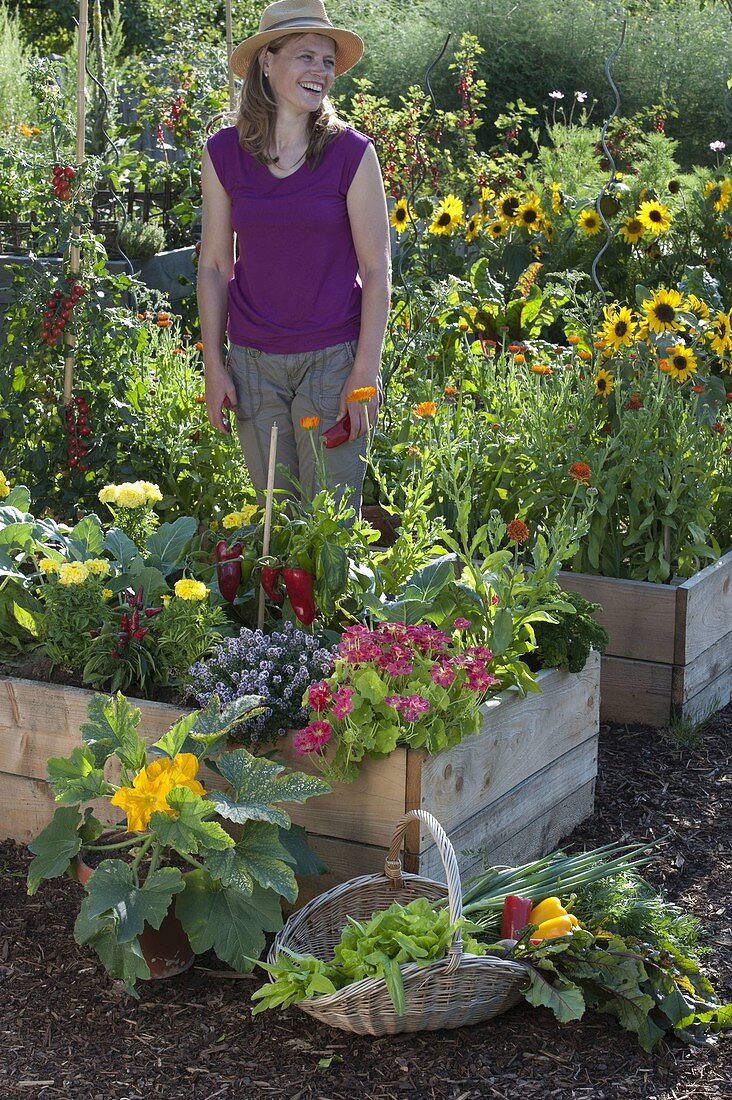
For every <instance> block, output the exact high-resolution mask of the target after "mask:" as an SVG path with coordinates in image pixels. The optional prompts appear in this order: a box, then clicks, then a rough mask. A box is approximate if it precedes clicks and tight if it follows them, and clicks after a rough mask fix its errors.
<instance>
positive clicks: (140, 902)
mask: <svg viewBox="0 0 732 1100" xmlns="http://www.w3.org/2000/svg"><path fill="white" fill-rule="evenodd" d="M86 889H87V893H88V897H87V898H86V900H85V902H84V906H85V914H86V917H87V918H88V919H90V920H91V919H92V918H94V917H100V916H102V914H104V913H107V914H109V915H111V916H113V917H114V919H115V921H116V924H117V942H118V943H128V942H129V941H130V940H133V939H134V938H135V936H139V935H140V933H141V932H142V930H143V928H144V926H145V922H146V921H147V923H148V924H149V925H150V927H151V928H159V927H160V925H161V924H162V922H163V918H164V917H165V914H166V913H167V912H168V909H169V908H170V903H171V901H172V900H173V895H174V894H177V893H179V892H180V891H181V890H183V889H185V882H184V879H183V876H182V874H181V873H180V871H179V870H177V868H175V867H162V868H161V869H160V870H159V871H153V872H152V874H148V876H147V878H146V879H145V881H144V883H143V884H142V886H138V885H137V884H136V882H135V873H134V871H133V869H132V866H131V864H129V863H125V862H124V860H121V859H105V860H104V861H103V862H102V863H100V864H99V866H98V867H97V869H96V871H95V872H94V874H93V875H92V877H91V878H90V879H89V882H88V884H87V887H86Z"/></svg>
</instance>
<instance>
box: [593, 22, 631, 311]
mask: <svg viewBox="0 0 732 1100" xmlns="http://www.w3.org/2000/svg"><path fill="white" fill-rule="evenodd" d="M627 26H628V21H627V19H624V20H623V23H622V26H621V28H620V41H619V42H618V44H617V46H616V47H615V49H614V50H613V52H612V53H611V54H610V56H609V57H608V59H607V61H606V62H605V79H606V80H607V82H608V84H609V85H610V87H611V88H612V90H613V92H614V93H615V107H614V108H613V110H612V111H611V112H610V114H609V115H608V117H607V118H606V119H605V122H604V123H603V126H602V130H601V131H600V145H601V146H602V151H603V153H604V154H605V156H606V158H607V160H608V161H609V162H610V179H609V180H608V184H611V183H612V182H613V181H614V179H615V168H616V166H615V158H614V157H613V155H612V153H611V152H610V150H609V149H608V147H607V143H606V141H605V137H606V135H607V131H608V128H609V126H610V123H611V122H612V120H613V119H614V118H615V117H616V116H617V114H618V111H619V110H620V92H619V90H618V86H617V84H616V83H615V81H614V80H613V78H612V73H611V72H610V68H611V66H612V63H613V61H614V60H615V58H616V57H617V56H618V54H619V53H620V51H621V49H622V48H623V42H624V41H625V30H626V27H627ZM604 194H605V188H603V190H602V191H601V192H600V194H599V195H598V196H597V199H596V201H595V209H596V210H597V213H598V216H599V218H600V221H601V222H602V224H603V225H604V227H605V241H604V243H603V246H602V248H601V249H600V251H599V252H598V253H596V255H595V258H594V260H593V261H592V267H591V269H590V273H591V275H592V281H593V282H594V284H595V286H596V287H597V289H598V290H599V291H600V294H601V295H602V299H603V301H604V300H605V291H604V290H603V287H602V283H601V282H600V280H599V279H598V277H597V265H598V263H599V262H600V259H601V257H602V256H603V255H604V253H605V252H606V251H607V249H608V248H609V247H610V240H611V237H612V230H611V228H610V225H609V223H608V221H607V219H606V217H605V215H604V214H603V212H602V198H603V195H604Z"/></svg>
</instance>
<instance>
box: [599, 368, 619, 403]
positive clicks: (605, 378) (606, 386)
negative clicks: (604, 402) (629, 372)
mask: <svg viewBox="0 0 732 1100" xmlns="http://www.w3.org/2000/svg"><path fill="white" fill-rule="evenodd" d="M614 389H615V383H614V381H613V376H612V374H610V372H609V371H606V370H604V369H601V370H599V371H598V372H597V374H596V375H595V393H596V394H597V395H598V397H607V396H608V394H611V393H612V392H613V390H614Z"/></svg>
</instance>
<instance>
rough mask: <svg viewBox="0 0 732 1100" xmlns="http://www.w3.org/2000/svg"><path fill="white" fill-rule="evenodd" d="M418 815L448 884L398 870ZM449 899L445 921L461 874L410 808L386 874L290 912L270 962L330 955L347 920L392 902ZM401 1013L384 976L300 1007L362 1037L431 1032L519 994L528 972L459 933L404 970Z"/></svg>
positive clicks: (428, 819)
mask: <svg viewBox="0 0 732 1100" xmlns="http://www.w3.org/2000/svg"><path fill="white" fill-rule="evenodd" d="M414 818H417V819H419V820H420V821H423V822H424V824H425V825H426V826H427V828H428V829H429V830H430V832H431V833H432V835H433V837H434V839H435V842H436V844H437V847H438V849H439V852H440V856H441V858H442V862H443V864H444V867H445V873H446V876H447V886H445V885H444V884H443V883H441V882H435V881H433V880H432V879H428V878H422V877H420V876H419V875H410V874H402V866H401V863H400V861H399V858H398V857H399V850H400V848H401V844H402V839H403V837H404V833H405V832H406V829H407V826H408V825H409V823H410V822H411V821H412V820H413V819H414ZM419 897H426V898H429V899H430V900H437V899H438V898H444V897H447V898H448V902H449V907H450V920H451V922H452V921H456V920H458V919H459V918H460V916H461V913H462V903H461V885H460V871H459V869H458V864H457V859H456V857H455V852H454V850H453V847H452V845H451V844H450V841H449V840H448V838H447V835H446V834H445V831H444V829H443V828H442V826H441V825H440V824H439V822H438V821H436V820H435V818H434V817H432V815H431V814H428V813H427V812H426V811H425V810H409V812H408V813H406V814H405V815H404V816H403V817H402V818H401V819H400V821H399V822H398V824H397V826H396V828H395V830H394V836H393V838H392V842H391V846H390V848H389V853H388V855H387V858H386V863H385V865H384V874H383V875H364V876H362V877H361V878H354V879H350V880H349V881H348V882H344V883H342V884H341V885H340V886H336V887H335V888H334V889H333V890H328V891H327V892H326V893H324V894H320V895H319V896H318V897H316V898H313V900H312V901H310V902H308V904H307V905H305V906H303V908H302V909H301V910H300V911H299V912H298V913H295V914H294V915H293V916H291V917H290V919H289V920H288V921H287V924H286V925H285V927H284V928H283V929H282V931H281V932H280V933H279V935H278V936H277V937H276V938H275V940H274V943H273V944H272V947H271V949H270V952H269V956H268V959H269V961H270V962H275V961H276V958H277V954H278V952H279V950H280V949H281V948H283V947H287V948H289V949H290V950H291V951H295V952H298V953H301V954H310V955H315V956H316V958H319V959H323V960H324V961H325V960H329V959H332V957H333V951H334V949H335V946H336V944H337V943H338V942H339V940H340V938H341V932H342V931H343V928H344V926H345V925H346V924H347V920H346V918H347V917H349V916H350V917H354V918H355V919H356V920H367V919H368V918H369V917H370V916H371V914H372V913H374V912H376V911H377V910H379V909H388V908H389V906H390V905H391V904H392V903H393V902H394V901H396V900H398V901H400V902H402V903H403V904H407V903H408V902H410V901H412V900H413V899H414V898H419ZM401 970H402V976H403V978H404V992H405V1000H406V1012H405V1013H404V1015H403V1016H398V1015H397V1013H396V1012H395V1010H394V1006H393V1004H392V1002H391V999H390V997H389V993H388V990H387V987H386V982H385V981H384V979H383V978H363V979H362V980H361V981H358V982H353V983H351V985H348V986H345V988H343V989H341V990H339V991H338V992H337V993H334V994H331V995H329V996H322V997H311V998H309V999H308V1000H305V1001H300V1002H299V1004H298V1008H301V1009H302V1010H303V1012H307V1013H309V1015H311V1016H315V1018H316V1019H318V1020H320V1021H321V1022H322V1023H324V1024H330V1025H331V1026H332V1027H338V1028H342V1029H343V1030H344V1031H354V1032H356V1033H357V1034H359V1035H395V1034H397V1033H399V1032H405V1031H434V1030H435V1029H436V1028H442V1027H445V1028H450V1027H463V1026H464V1025H466V1024H475V1023H478V1022H479V1021H482V1020H489V1019H490V1018H491V1017H492V1016H497V1015H498V1013H499V1012H504V1011H505V1010H506V1009H507V1008H510V1007H511V1006H512V1005H514V1004H516V1003H517V1002H518V1001H519V1000H520V999H521V990H522V988H525V985H526V981H527V977H526V971H525V969H524V968H523V967H522V966H521V965H520V964H519V963H516V962H512V961H509V960H506V959H499V958H497V957H495V956H491V955H487V956H481V955H467V954H463V945H462V936H461V933H460V930H458V931H457V932H456V934H455V938H454V939H453V942H452V945H451V948H450V952H449V953H448V955H447V956H446V957H445V958H444V959H440V960H439V961H438V962H434V963H430V964H429V965H428V966H417V965H416V964H414V963H408V964H406V965H404V966H402V968H401Z"/></svg>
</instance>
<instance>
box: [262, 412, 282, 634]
mask: <svg viewBox="0 0 732 1100" xmlns="http://www.w3.org/2000/svg"><path fill="white" fill-rule="evenodd" d="M277 431H278V429H277V421H275V422H274V424H273V425H272V430H271V431H270V433H269V467H268V469H267V491H266V494H265V498H264V532H263V534H262V557H263V558H264V557H266V556H267V554H269V532H270V528H271V526H272V494H273V493H274V479H275V467H276V465H277ZM257 626H258V628H259V629H260V630H261V629H262V627H263V626H264V589H263V588H262V586H261V585H260V586H259V607H258V609H257Z"/></svg>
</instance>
